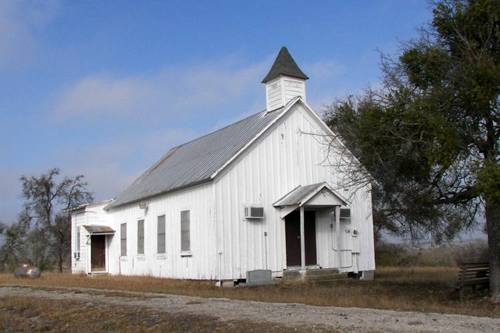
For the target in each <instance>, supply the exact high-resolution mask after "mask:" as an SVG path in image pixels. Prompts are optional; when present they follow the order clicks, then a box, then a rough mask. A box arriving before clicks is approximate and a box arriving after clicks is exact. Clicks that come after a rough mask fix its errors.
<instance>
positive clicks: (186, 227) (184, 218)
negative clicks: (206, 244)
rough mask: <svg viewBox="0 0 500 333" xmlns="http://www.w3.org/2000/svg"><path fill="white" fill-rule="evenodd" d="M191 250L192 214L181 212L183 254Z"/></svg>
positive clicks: (187, 211)
mask: <svg viewBox="0 0 500 333" xmlns="http://www.w3.org/2000/svg"><path fill="white" fill-rule="evenodd" d="M190 250H191V231H190V212H189V210H183V211H182V212H181V252H187V251H190Z"/></svg>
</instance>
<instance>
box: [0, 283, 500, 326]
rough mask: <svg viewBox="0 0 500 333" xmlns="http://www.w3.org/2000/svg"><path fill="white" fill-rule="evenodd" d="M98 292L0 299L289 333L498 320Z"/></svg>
mask: <svg viewBox="0 0 500 333" xmlns="http://www.w3.org/2000/svg"><path fill="white" fill-rule="evenodd" d="M109 292H110V293H109V294H107V292H106V291H103V290H101V289H90V288H72V289H57V290H43V289H32V288H27V287H17V286H5V287H0V297H9V296H22V297H26V296H28V297H39V298H47V299H52V300H63V299H64V300H73V301H81V302H87V303H88V302H91V303H101V304H103V303H104V304H112V305H120V306H133V307H143V308H148V309H151V310H155V311H158V312H169V313H187V314H195V315H210V316H215V317H218V318H219V319H220V320H224V321H228V320H249V321H255V322H263V321H267V322H271V323H277V324H282V325H286V326H289V327H299V326H302V327H303V326H304V325H306V326H313V325H314V326H320V327H325V328H332V329H338V330H340V331H348V332H454V333H455V332H456V333H459V332H484V333H487V332H492V333H493V332H495V333H496V332H500V318H487V317H473V316H464V315H450V314H437V313H420V312H399V311H389V310H377V309H362V308H342V307H330V306H328V307H326V306H312V305H304V304H295V303H266V302H255V301H239V300H232V299H231V300H230V299H225V298H201V297H190V296H178V295H166V294H156V293H135V292H126V293H122V292H120V293H119V296H118V294H117V293H116V292H112V293H111V291H109Z"/></svg>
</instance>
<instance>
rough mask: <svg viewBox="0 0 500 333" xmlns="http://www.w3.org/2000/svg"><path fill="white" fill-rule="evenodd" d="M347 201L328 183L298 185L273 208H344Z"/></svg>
mask: <svg viewBox="0 0 500 333" xmlns="http://www.w3.org/2000/svg"><path fill="white" fill-rule="evenodd" d="M347 204H348V202H347V199H345V198H344V197H343V196H342V195H340V194H339V193H337V192H336V191H335V190H334V189H333V188H332V187H331V186H330V185H328V183H326V182H322V183H316V184H310V185H304V186H302V185H299V186H297V187H296V188H294V189H293V190H291V191H290V192H288V193H287V194H285V196H284V197H282V198H281V199H279V200H278V201H276V202H275V203H274V204H273V206H274V207H284V206H298V207H300V206H304V205H314V206H346V205H347Z"/></svg>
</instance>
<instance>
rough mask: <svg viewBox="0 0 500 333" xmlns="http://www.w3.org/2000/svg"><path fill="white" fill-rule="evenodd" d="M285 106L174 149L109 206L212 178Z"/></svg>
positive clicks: (119, 204)
mask: <svg viewBox="0 0 500 333" xmlns="http://www.w3.org/2000/svg"><path fill="white" fill-rule="evenodd" d="M284 109H285V108H280V109H277V110H275V111H272V112H266V111H262V112H259V113H256V114H254V115H252V116H250V117H248V118H245V119H243V120H240V121H238V122H236V123H234V124H231V125H229V126H226V127H224V128H222V129H219V130H217V131H215V132H212V133H210V134H207V135H205V136H202V137H200V138H198V139H195V140H193V141H190V142H187V143H185V144H182V145H180V146H177V147H174V148H172V149H170V150H169V151H168V152H167V154H166V155H165V156H164V157H163V158H162V159H160V161H158V162H157V163H155V164H154V165H153V166H152V167H151V168H149V169H148V170H146V171H145V172H144V173H143V174H142V175H141V176H140V177H139V178H137V179H136V180H135V181H134V182H133V183H132V184H131V185H130V186H129V187H128V188H127V189H126V190H125V191H123V192H122V193H121V194H120V195H118V197H117V198H116V200H114V201H113V202H112V203H111V204H109V205H108V206H107V207H106V209H108V208H115V207H118V206H122V205H124V204H127V203H132V202H136V201H140V200H143V199H146V198H150V197H153V196H155V195H158V194H163V193H167V192H170V191H173V190H176V189H180V188H184V187H188V186H193V185H196V184H200V183H203V182H206V181H209V180H210V176H211V175H212V174H213V173H214V172H216V171H217V170H218V169H219V168H220V167H222V166H223V165H224V164H225V163H226V162H227V161H229V159H230V158H231V157H233V155H234V154H236V153H237V152H238V151H239V150H241V149H242V148H243V147H244V146H245V145H246V144H247V143H249V142H250V141H251V140H252V139H253V138H254V137H255V136H256V135H257V134H258V133H259V132H260V131H261V130H263V129H264V128H265V127H266V126H267V125H268V124H270V123H271V122H272V121H273V120H275V119H276V118H277V117H278V116H279V115H280V114H281V113H282V112H283V111H284Z"/></svg>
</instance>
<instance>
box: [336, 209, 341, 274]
mask: <svg viewBox="0 0 500 333" xmlns="http://www.w3.org/2000/svg"><path fill="white" fill-rule="evenodd" d="M335 233H336V235H335V238H336V240H335V243H336V244H335V248H336V250H337V267H338V268H340V266H341V263H340V262H341V260H342V253H340V237H341V235H340V206H335Z"/></svg>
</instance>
